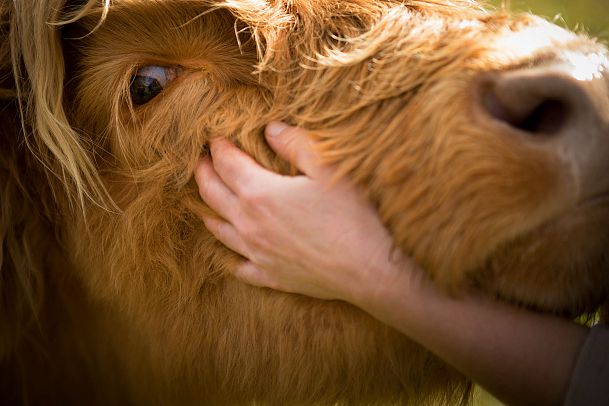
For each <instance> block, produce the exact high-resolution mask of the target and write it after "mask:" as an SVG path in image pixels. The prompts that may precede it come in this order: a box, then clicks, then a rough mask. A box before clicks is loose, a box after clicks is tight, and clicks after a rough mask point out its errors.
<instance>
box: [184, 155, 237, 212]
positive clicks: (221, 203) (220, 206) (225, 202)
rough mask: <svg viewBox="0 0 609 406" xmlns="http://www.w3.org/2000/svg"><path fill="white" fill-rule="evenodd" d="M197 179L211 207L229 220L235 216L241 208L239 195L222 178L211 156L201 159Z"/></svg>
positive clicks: (196, 173)
mask: <svg viewBox="0 0 609 406" xmlns="http://www.w3.org/2000/svg"><path fill="white" fill-rule="evenodd" d="M195 180H196V182H197V184H198V185H199V195H200V196H201V198H202V199H203V200H204V201H205V202H206V203H207V204H208V205H209V207H211V208H212V209H213V210H214V211H215V212H216V213H218V214H219V215H220V216H221V217H223V218H225V219H227V220H232V219H234V218H235V214H236V213H237V211H238V210H239V201H238V199H237V196H235V195H234V194H233V192H232V191H231V190H230V189H229V188H228V187H227V186H226V185H225V184H224V182H223V181H222V179H220V177H219V176H218V174H217V173H216V171H215V170H214V167H213V165H212V162H211V160H210V159H209V158H202V159H200V160H199V164H198V166H197V169H196V170H195Z"/></svg>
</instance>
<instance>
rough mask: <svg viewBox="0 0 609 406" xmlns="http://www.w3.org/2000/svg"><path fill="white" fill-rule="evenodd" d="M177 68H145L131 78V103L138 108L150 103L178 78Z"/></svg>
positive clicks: (152, 66) (151, 66)
mask: <svg viewBox="0 0 609 406" xmlns="http://www.w3.org/2000/svg"><path fill="white" fill-rule="evenodd" d="M177 75H178V69H177V68H168V67H164V66H154V65H149V66H143V67H141V68H139V69H138V70H137V72H136V73H135V74H134V75H133V76H132V77H131V82H130V84H129V91H130V93H131V101H132V103H133V104H134V105H136V106H141V105H143V104H146V103H148V102H149V101H150V100H152V99H154V98H155V97H156V96H158V94H159V93H161V92H162V91H163V89H164V88H165V87H166V86H167V85H168V84H169V82H171V81H172V80H174V79H175V78H176V76H177Z"/></svg>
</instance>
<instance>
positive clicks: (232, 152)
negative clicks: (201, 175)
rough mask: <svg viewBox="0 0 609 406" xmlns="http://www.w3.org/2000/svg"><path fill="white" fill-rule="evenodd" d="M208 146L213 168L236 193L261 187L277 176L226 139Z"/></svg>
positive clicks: (239, 193) (240, 193)
mask: <svg viewBox="0 0 609 406" xmlns="http://www.w3.org/2000/svg"><path fill="white" fill-rule="evenodd" d="M210 147H211V155H212V160H213V167H214V169H215V170H216V172H217V174H218V175H219V176H220V178H221V179H222V181H224V183H225V184H226V186H228V188H229V189H230V190H232V191H233V192H234V193H236V194H237V195H242V194H243V193H244V192H247V190H250V189H256V188H263V187H264V186H265V185H266V184H268V182H270V181H271V180H272V178H274V177H276V176H279V175H276V174H274V173H273V172H271V171H268V170H267V169H265V168H263V167H262V166H260V165H259V164H258V163H257V162H256V161H254V159H253V158H252V157H250V156H249V155H247V154H246V153H245V152H243V151H241V150H240V149H239V148H237V147H235V146H234V145H233V144H232V143H231V142H230V141H228V140H226V139H217V140H214V141H212V142H211V145H210ZM246 189H247V190H246Z"/></svg>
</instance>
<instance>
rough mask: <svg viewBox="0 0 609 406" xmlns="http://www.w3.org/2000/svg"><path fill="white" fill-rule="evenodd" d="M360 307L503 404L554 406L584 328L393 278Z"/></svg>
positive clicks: (408, 277) (419, 279) (423, 281)
mask: <svg viewBox="0 0 609 406" xmlns="http://www.w3.org/2000/svg"><path fill="white" fill-rule="evenodd" d="M397 274H399V276H397V277H396V279H395V280H394V281H393V283H391V284H385V285H384V286H385V287H386V289H385V290H384V291H382V292H375V293H374V294H373V296H372V297H368V298H367V299H366V300H364V301H362V302H360V304H361V306H362V307H363V308H364V310H366V311H368V312H369V313H370V314H371V315H373V316H374V317H376V318H378V319H379V320H382V321H384V322H385V323H387V324H389V325H391V326H393V327H395V328H396V329H397V330H399V331H401V332H402V333H404V334H405V335H407V336H409V337H410V338H412V339H413V340H415V341H417V342H419V343H420V344H421V345H423V346H425V347H426V348H427V349H429V350H430V351H432V352H433V353H435V354H436V355H437V356H438V357H440V358H442V359H443V360H445V361H446V362H448V363H449V364H451V365H452V366H453V367H455V368H456V369H457V370H459V371H461V372H462V373H464V374H465V375H467V376H468V377H470V378H471V379H473V380H474V381H475V382H477V383H478V384H480V385H482V386H483V387H484V388H485V389H487V390H488V391H489V392H491V393H492V394H494V395H495V396H496V397H497V398H499V399H501V400H502V401H504V402H506V403H507V404H510V405H512V404H514V405H516V404H518V405H520V404H530V405H559V404H561V403H562V399H563V398H564V395H565V393H566V390H567V387H568V383H569V378H570V374H571V371H572V370H573V367H574V365H575V361H576V359H577V356H578V354H579V350H580V348H581V346H582V344H583V342H584V340H585V337H586V334H587V329H586V328H585V327H582V326H578V325H576V324H575V323H571V322H568V321H565V320H562V319H558V318H555V317H550V316H546V315H540V314H535V313H532V312H529V311H526V310H521V309H517V308H513V307H511V306H508V305H505V304H502V303H499V302H496V301H493V300H489V299H485V298H483V297H481V296H478V295H476V294H473V293H468V294H464V295H463V296H462V297H461V298H451V297H450V296H448V295H447V294H445V293H444V292H441V291H439V290H438V289H437V288H436V287H435V286H434V285H433V283H431V281H430V280H428V279H427V278H425V277H424V276H423V275H419V276H414V277H413V274H412V273H411V272H398V273H397Z"/></svg>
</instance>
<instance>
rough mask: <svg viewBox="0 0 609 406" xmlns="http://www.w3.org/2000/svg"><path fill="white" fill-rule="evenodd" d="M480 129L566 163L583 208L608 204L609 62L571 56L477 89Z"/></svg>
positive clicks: (496, 76) (599, 56) (600, 56)
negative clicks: (549, 153)
mask: <svg viewBox="0 0 609 406" xmlns="http://www.w3.org/2000/svg"><path fill="white" fill-rule="evenodd" d="M477 96H478V97H476V110H477V113H478V114H477V115H476V116H477V117H478V119H479V120H481V121H482V123H481V124H483V125H485V126H487V127H489V128H491V132H493V133H495V134H497V135H498V136H508V137H517V138H519V139H520V140H522V142H526V143H530V144H533V146H534V147H538V148H541V149H543V150H552V151H553V152H554V153H555V154H556V156H557V157H558V158H559V159H561V160H563V161H564V162H566V164H567V165H568V166H569V168H570V172H571V173H572V175H573V179H574V183H575V185H576V187H577V200H578V201H579V202H580V203H582V204H585V203H587V202H593V201H598V200H599V199H609V58H608V57H607V54H606V53H604V52H591V53H586V54H584V53H569V52H565V53H564V54H563V55H562V56H561V57H560V58H559V59H557V60H554V61H551V62H547V63H544V64H541V65H537V66H533V67H527V68H519V69H516V70H509V71H506V72H499V73H492V74H489V75H487V76H485V77H484V78H482V79H481V80H480V81H478V83H477Z"/></svg>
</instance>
